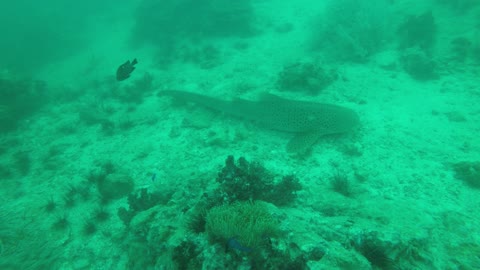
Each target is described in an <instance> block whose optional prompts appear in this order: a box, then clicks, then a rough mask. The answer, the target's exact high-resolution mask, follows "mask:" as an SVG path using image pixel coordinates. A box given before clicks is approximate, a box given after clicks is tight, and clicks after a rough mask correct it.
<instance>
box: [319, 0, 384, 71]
mask: <svg viewBox="0 0 480 270" xmlns="http://www.w3.org/2000/svg"><path fill="white" fill-rule="evenodd" d="M390 5H391V3H389V1H386V0H374V1H358V0H337V1H328V3H327V4H326V8H325V11H324V13H323V14H321V16H320V17H321V20H320V21H319V22H318V24H319V25H318V26H317V27H314V28H313V29H315V32H313V33H312V34H313V35H314V38H313V44H312V45H313V48H314V49H316V50H319V51H322V52H324V53H325V56H327V57H330V58H333V59H334V60H340V61H353V62H365V61H367V60H368V58H369V57H370V56H372V55H374V54H375V53H377V52H379V51H380V50H381V49H382V47H383V44H384V43H385V40H387V39H388V38H389V36H388V33H390V32H391V31H389V28H390V22H389V21H388V19H389V14H391V10H390V8H391V7H390ZM318 29H320V30H318Z"/></svg>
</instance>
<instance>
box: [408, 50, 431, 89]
mask: <svg viewBox="0 0 480 270" xmlns="http://www.w3.org/2000/svg"><path fill="white" fill-rule="evenodd" d="M401 62H402V66H403V69H404V70H405V72H406V73H408V74H409V75H410V76H411V77H412V78H414V79H416V80H419V81H426V80H433V79H437V78H438V75H437V70H436V68H437V64H436V63H435V61H434V60H432V59H431V57H429V56H428V55H427V54H426V53H425V52H424V51H421V50H419V49H417V48H411V49H408V50H406V51H405V53H404V54H403V55H402V58H401Z"/></svg>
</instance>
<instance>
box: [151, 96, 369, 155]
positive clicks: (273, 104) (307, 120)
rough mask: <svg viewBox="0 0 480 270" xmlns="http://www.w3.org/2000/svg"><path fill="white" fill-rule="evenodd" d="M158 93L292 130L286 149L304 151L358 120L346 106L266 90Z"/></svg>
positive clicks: (351, 126)
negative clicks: (230, 95) (254, 93)
mask: <svg viewBox="0 0 480 270" xmlns="http://www.w3.org/2000/svg"><path fill="white" fill-rule="evenodd" d="M158 95H159V96H170V97H172V98H174V99H177V100H181V101H184V102H188V103H195V104H198V105H200V106H203V107H206V108H209V109H212V110H215V111H219V112H222V113H224V114H227V115H232V116H235V117H238V118H241V119H245V120H250V121H253V122H254V123H256V124H257V125H258V126H260V127H265V128H268V129H273V130H277V131H283V132H288V133H292V134H293V138H292V139H291V140H290V141H289V142H288V143H287V146H286V151H287V152H289V153H297V154H302V153H305V152H307V151H308V150H309V149H310V148H311V147H312V146H313V145H314V144H315V143H317V141H318V140H319V139H320V138H321V137H323V136H325V135H330V134H339V133H345V132H349V131H351V130H353V129H354V128H355V127H357V126H358V125H359V122H360V121H359V117H358V114H357V113H356V112H355V111H353V110H351V109H349V108H346V107H342V106H338V105H333V104H327V103H317V102H310V101H301V100H292V99H286V98H282V97H280V96H276V95H273V94H269V93H262V94H260V96H259V98H258V100H246V99H241V98H234V99H231V100H223V99H218V98H215V97H210V96H206V95H202V94H198V93H193V92H187V91H180V90H163V91H160V92H159V93H158Z"/></svg>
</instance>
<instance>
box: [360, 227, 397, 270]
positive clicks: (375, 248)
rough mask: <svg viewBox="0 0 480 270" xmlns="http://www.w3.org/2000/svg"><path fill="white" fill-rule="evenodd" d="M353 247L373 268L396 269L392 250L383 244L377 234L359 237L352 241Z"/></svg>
mask: <svg viewBox="0 0 480 270" xmlns="http://www.w3.org/2000/svg"><path fill="white" fill-rule="evenodd" d="M352 245H353V247H354V248H355V249H356V250H357V251H358V252H359V253H360V254H362V255H363V256H364V257H365V258H366V259H367V260H368V261H369V262H370V264H371V265H372V266H375V267H377V268H378V269H387V270H388V269H396V268H394V267H395V261H394V260H393V258H392V256H393V255H392V254H391V253H392V248H391V247H389V246H388V245H387V244H386V243H384V242H382V241H381V240H380V239H379V238H378V236H377V235H376V233H368V234H362V235H359V236H358V238H356V239H355V240H354V241H352Z"/></svg>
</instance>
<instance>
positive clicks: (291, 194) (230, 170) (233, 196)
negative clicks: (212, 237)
mask: <svg viewBox="0 0 480 270" xmlns="http://www.w3.org/2000/svg"><path fill="white" fill-rule="evenodd" d="M217 182H219V183H220V187H219V189H218V190H217V191H216V192H215V195H214V196H217V200H218V201H220V202H228V203H231V202H234V201H246V200H264V201H268V202H272V203H274V204H277V205H285V204H288V203H291V202H293V200H294V199H295V198H296V192H297V191H298V190H300V189H301V185H300V183H299V181H298V179H297V178H296V177H295V176H293V175H290V176H285V177H283V178H282V179H281V180H280V181H277V182H275V177H274V176H273V174H272V173H271V172H269V171H268V170H267V169H265V168H264V167H263V166H262V165H261V164H260V163H258V162H248V161H247V160H246V159H245V158H243V157H240V158H239V159H238V161H237V163H235V158H234V157H233V156H228V157H227V159H226V161H225V167H224V168H223V169H222V170H221V171H220V173H219V174H218V177H217Z"/></svg>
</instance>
